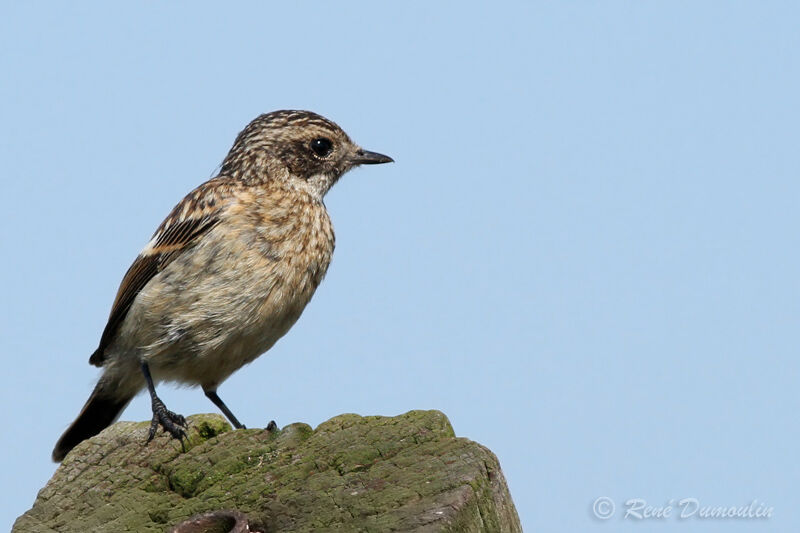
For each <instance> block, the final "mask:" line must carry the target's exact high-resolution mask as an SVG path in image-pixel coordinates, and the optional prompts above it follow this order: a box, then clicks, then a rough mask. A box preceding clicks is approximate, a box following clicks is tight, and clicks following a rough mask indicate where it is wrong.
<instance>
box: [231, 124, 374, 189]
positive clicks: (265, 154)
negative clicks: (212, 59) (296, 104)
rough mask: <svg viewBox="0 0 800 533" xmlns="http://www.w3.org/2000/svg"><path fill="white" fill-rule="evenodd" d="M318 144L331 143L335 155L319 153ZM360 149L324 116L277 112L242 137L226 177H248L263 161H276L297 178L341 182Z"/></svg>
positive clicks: (234, 144) (237, 139)
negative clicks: (352, 154)
mask: <svg viewBox="0 0 800 533" xmlns="http://www.w3.org/2000/svg"><path fill="white" fill-rule="evenodd" d="M315 140H323V141H322V142H323V143H325V142H326V141H327V142H330V144H331V152H330V153H328V154H323V153H322V152H320V153H317V152H315V151H314V149H313V147H312V142H314V141H315ZM357 148H358V147H357V146H355V145H354V144H353V142H352V141H351V140H350V137H348V136H347V134H346V133H345V132H344V131H343V130H342V128H340V127H339V126H338V125H337V124H336V123H334V122H333V121H331V120H328V119H327V118H325V117H323V116H321V115H318V114H316V113H313V112H311V111H293V110H284V111H273V112H272V113H266V114H264V115H261V116H259V117H258V118H256V119H255V120H253V121H252V122H251V123H250V124H248V125H247V127H245V129H243V130H242V131H241V132H240V133H239V135H238V136H237V137H236V141H235V142H234V143H233V147H232V148H231V150H230V152H229V153H228V155H227V157H226V158H225V161H224V162H223V164H222V173H223V174H227V175H233V176H237V177H245V175H246V174H248V172H249V171H250V170H253V169H252V168H251V167H252V166H253V165H254V164H257V163H258V162H259V161H260V160H268V159H275V160H278V161H279V162H280V163H282V164H283V165H285V166H286V167H287V168H288V170H289V172H290V173H291V174H292V175H294V176H297V177H301V178H308V177H310V176H312V175H315V174H333V175H334V176H336V177H337V178H338V177H339V176H341V175H342V174H344V173H345V172H346V171H347V170H348V169H349V166H348V164H347V160H348V159H349V157H348V156H349V155H350V152H351V151H352V150H353V149H357ZM337 156H338V157H337ZM256 166H258V165H256ZM256 170H258V169H256Z"/></svg>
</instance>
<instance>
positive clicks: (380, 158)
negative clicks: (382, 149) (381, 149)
mask: <svg viewBox="0 0 800 533" xmlns="http://www.w3.org/2000/svg"><path fill="white" fill-rule="evenodd" d="M352 161H353V164H354V165H380V164H381V163H394V159H392V158H391V157H389V156H388V155H383V154H379V153H377V152H368V151H367V150H361V149H359V150H358V152H356V155H355V157H353V159H352Z"/></svg>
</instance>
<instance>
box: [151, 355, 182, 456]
mask: <svg viewBox="0 0 800 533" xmlns="http://www.w3.org/2000/svg"><path fill="white" fill-rule="evenodd" d="M142 374H144V379H145V381H147V390H148V391H150V400H151V401H152V406H153V421H152V422H151V423H150V435H149V436H148V437H147V442H150V441H151V440H153V437H155V436H156V430H158V426H161V427H163V428H164V431H166V432H167V433H169V434H170V435H172V438H173V439H179V440H180V441H181V444H183V439H184V438H185V437H186V432H185V431H184V430H183V427H186V419H185V418H183V416H181V415H179V414H176V413H173V412H172V411H170V410H169V409H167V406H166V405H164V402H162V401H161V398H159V397H158V396H157V395H156V387H155V385H153V378H152V376H150V367H149V366H147V363H142ZM181 426H183V427H181Z"/></svg>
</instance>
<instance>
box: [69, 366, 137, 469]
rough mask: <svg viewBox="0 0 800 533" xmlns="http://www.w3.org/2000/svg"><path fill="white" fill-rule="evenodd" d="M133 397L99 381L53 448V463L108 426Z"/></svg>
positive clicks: (132, 393)
mask: <svg viewBox="0 0 800 533" xmlns="http://www.w3.org/2000/svg"><path fill="white" fill-rule="evenodd" d="M135 395H136V392H135V391H132V392H131V393H127V394H125V393H124V390H123V389H116V390H113V389H112V387H109V386H108V384H107V383H104V382H103V380H102V379H101V380H100V382H99V383H98V384H97V386H96V387H95V388H94V391H92V395H91V396H89V399H88V400H87V401H86V405H84V406H83V409H81V412H80V414H79V415H78V418H76V419H75V421H74V422H73V423H72V424H71V425H70V426H69V427H68V428H67V430H66V431H65V432H64V434H63V435H61V438H60V439H58V442H57V443H56V446H55V448H53V461H55V462H57V463H59V462H61V461H62V460H63V459H64V457H65V456H66V455H67V454H68V453H69V451H70V450H71V449H72V448H74V447H75V446H77V445H78V444H80V443H81V442H83V441H84V440H86V439H88V438H89V437H94V436H95V435H97V434H98V433H100V432H101V431H103V430H104V429H105V428H107V427H108V426H110V425H111V424H112V423H113V422H114V421H115V420H116V419H117V417H118V416H119V415H120V413H122V411H123V409H125V407H126V406H127V405H128V403H130V401H131V400H132V399H133V397H134V396H135Z"/></svg>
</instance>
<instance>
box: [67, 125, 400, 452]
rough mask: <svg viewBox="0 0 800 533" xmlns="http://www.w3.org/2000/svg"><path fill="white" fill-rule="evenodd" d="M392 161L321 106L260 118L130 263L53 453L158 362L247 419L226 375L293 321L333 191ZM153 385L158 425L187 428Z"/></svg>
mask: <svg viewBox="0 0 800 533" xmlns="http://www.w3.org/2000/svg"><path fill="white" fill-rule="evenodd" d="M328 148H330V151H326V150H327V149H328ZM389 161H391V159H390V158H388V157H386V156H382V155H380V154H375V153H372V152H366V151H364V150H362V149H361V148H359V147H358V146H357V145H355V144H354V143H353V142H352V141H351V140H350V139H349V137H348V136H347V134H345V133H344V131H342V130H341V129H340V128H339V127H338V126H337V125H336V124H334V123H333V122H331V121H329V120H327V119H325V118H324V117H321V116H319V115H317V114H314V113H311V112H307V111H278V112H274V113H269V114H266V115H262V116H260V117H258V118H257V119H255V120H254V121H253V122H251V123H250V124H249V125H248V126H247V127H246V128H245V129H244V130H243V131H242V132H241V133H240V134H239V135H238V136H237V138H236V141H235V142H234V146H233V148H232V149H231V151H230V153H229V154H228V156H227V157H226V158H225V161H224V162H223V164H222V166H221V170H220V174H219V176H217V177H215V178H213V179H211V180H209V181H207V182H205V183H203V184H202V185H200V186H199V187H197V188H196V189H195V190H194V191H192V192H191V193H189V194H188V195H187V196H186V197H185V198H184V199H183V200H182V201H181V202H180V203H179V204H178V205H177V206H175V208H174V209H173V210H172V212H171V213H170V214H169V216H167V218H166V219H165V220H164V222H162V224H161V225H160V226H159V228H158V229H157V230H156V232H155V233H154V234H153V237H152V239H151V240H150V242H149V243H148V244H147V245H146V246H145V248H144V249H143V250H142V251H141V253H140V254H139V256H138V257H137V258H136V260H135V261H134V262H133V264H132V265H131V267H130V268H129V269H128V272H127V273H126V274H125V277H124V278H123V280H122V283H121V285H120V288H119V290H118V292H117V296H116V298H115V300H114V303H113V305H112V309H111V313H110V316H109V320H108V323H107V325H106V327H105V329H104V331H103V334H102V336H101V339H100V344H99V346H98V348H97V350H96V351H95V352H94V353H93V354H92V356H91V357H90V362H91V363H92V364H94V365H97V366H102V367H103V368H104V372H103V375H102V376H101V378H100V380H99V382H98V384H97V386H96V387H95V390H94V392H93V393H92V396H91V397H90V398H89V400H88V401H87V403H86V405H85V406H84V408H83V410H82V411H81V414H80V415H79V416H78V419H77V420H76V421H75V422H74V423H73V425H72V426H70V428H69V429H68V430H67V431H66V432H65V434H64V435H63V436H62V437H61V439H60V440H59V442H58V443H57V444H56V447H55V449H54V451H53V459H54V460H56V461H59V460H61V459H63V457H64V455H65V454H66V453H67V452H68V451H69V450H70V449H72V448H73V447H74V446H75V445H77V444H78V443H79V442H80V441H81V440H84V439H85V438H88V437H90V436H92V435H94V434H96V433H98V432H99V431H100V430H102V429H103V428H104V427H106V426H107V425H109V424H110V423H111V422H113V420H114V419H115V418H116V417H117V416H118V414H119V413H120V412H121V411H122V410H123V409H124V408H125V406H126V405H127V404H128V402H129V401H130V399H131V398H133V396H135V395H136V393H137V392H139V391H140V390H141V389H142V388H143V387H144V386H145V385H147V381H146V376H147V375H149V373H152V379H153V382H158V381H164V380H166V381H176V382H181V383H185V384H189V385H200V386H201V387H202V388H203V390H204V391H205V392H206V395H207V396H209V398H211V399H212V401H214V403H216V404H217V405H218V406H219V407H220V409H222V410H223V412H225V414H226V415H227V416H228V417H229V418H230V419H231V422H232V423H233V424H234V426H237V427H241V425H240V424H239V423H238V420H236V418H235V417H233V415H232V413H230V411H229V410H228V409H227V407H226V406H225V405H224V404H223V403H222V401H221V400H220V399H219V397H218V396H216V388H217V386H218V385H219V384H220V383H222V382H223V381H224V380H225V379H226V378H227V377H228V376H230V375H231V374H232V373H233V372H235V371H236V370H237V369H239V368H240V367H241V366H242V365H245V364H247V363H249V362H251V361H252V360H253V359H255V358H256V357H258V356H259V355H260V354H262V353H263V352H265V351H266V350H268V349H269V348H270V347H272V345H273V344H274V343H275V342H276V341H277V340H278V339H279V338H280V337H282V336H283V335H284V334H285V333H286V332H287V331H288V330H289V328H291V326H292V325H293V324H294V323H295V321H296V320H297V319H298V318H299V317H300V314H301V313H302V311H303V309H304V308H305V306H306V304H307V303H308V301H309V300H310V299H311V297H312V296H313V294H314V291H315V290H316V288H317V286H318V285H319V283H320V282H321V281H322V278H323V277H324V276H325V272H326V271H327V268H328V265H329V263H330V260H331V256H332V254H333V248H334V233H333V227H332V225H331V221H330V218H329V217H328V213H327V210H326V209H325V205H324V203H323V197H324V195H325V193H327V191H328V190H329V189H330V187H331V186H332V185H333V184H334V183H335V182H336V181H337V180H338V179H339V178H340V177H341V175H342V174H344V173H345V172H347V171H348V170H349V169H350V168H352V167H353V166H356V165H359V164H368V163H385V162H389ZM151 397H152V398H153V410H154V418H153V427H152V430H153V432H154V431H155V428H156V426H157V425H159V424H160V425H162V426H163V427H164V428H165V429H167V430H168V431H169V432H170V433H172V435H173V436H174V437H180V436H181V435H182V430H180V429H179V426H180V424H181V422H182V421H183V418H182V417H180V416H179V415H175V414H174V413H171V412H169V411H167V410H166V408H165V407H164V405H163V403H161V402H160V400H159V399H158V398H157V397H156V395H155V389H154V388H152V387H151ZM151 435H152V433H151Z"/></svg>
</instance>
